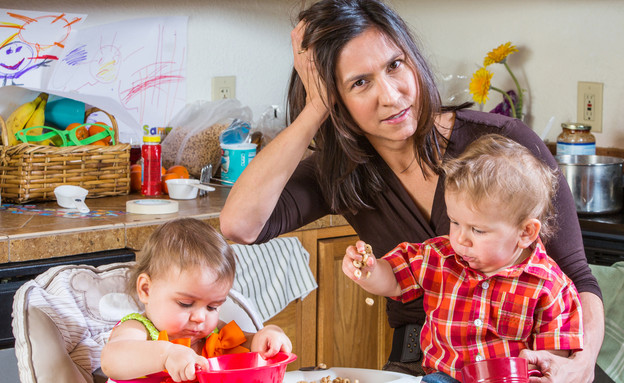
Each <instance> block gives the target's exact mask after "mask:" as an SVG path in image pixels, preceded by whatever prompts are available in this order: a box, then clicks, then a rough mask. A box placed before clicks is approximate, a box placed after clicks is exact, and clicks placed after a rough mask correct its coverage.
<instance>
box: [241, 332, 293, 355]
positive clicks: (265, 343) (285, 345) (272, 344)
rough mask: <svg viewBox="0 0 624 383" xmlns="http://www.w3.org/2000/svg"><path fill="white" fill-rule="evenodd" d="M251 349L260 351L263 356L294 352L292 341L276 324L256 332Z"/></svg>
mask: <svg viewBox="0 0 624 383" xmlns="http://www.w3.org/2000/svg"><path fill="white" fill-rule="evenodd" d="M251 351H253V352H259V353H260V356H261V357H263V358H265V359H266V358H270V357H273V356H275V355H276V354H277V353H278V352H280V351H282V352H292V343H291V342H290V339H289V338H288V336H286V334H285V333H284V331H283V330H282V329H281V328H279V327H277V326H275V325H267V326H265V327H264V328H262V329H261V330H260V331H258V332H257V333H255V334H254V336H253V339H252V340H251Z"/></svg>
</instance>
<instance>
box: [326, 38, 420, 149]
mask: <svg viewBox="0 0 624 383" xmlns="http://www.w3.org/2000/svg"><path fill="white" fill-rule="evenodd" d="M336 75H337V76H336V77H337V78H336V81H337V86H338V90H339V92H340V96H341V98H342V100H343V102H344V103H345V105H346V107H347V109H348V110H349V112H350V113H351V116H352V117H353V119H354V120H355V122H356V123H357V124H358V125H359V127H360V128H361V129H362V131H363V132H364V134H365V135H366V136H367V137H368V139H369V141H370V142H371V144H373V145H374V146H376V145H379V144H382V145H383V144H385V145H388V144H391V143H392V142H396V141H404V140H405V139H407V138H409V137H411V136H412V135H413V134H414V132H415V131H416V126H417V121H416V116H417V115H418V114H417V110H416V107H417V106H416V99H417V97H418V87H417V79H416V76H415V73H414V70H413V69H412V67H411V66H410V65H408V63H407V57H406V56H405V54H404V53H403V51H402V50H401V49H400V48H399V47H398V46H396V44H394V43H393V42H392V41H391V40H390V39H389V38H388V37H386V36H385V35H384V34H383V33H382V32H380V31H379V30H378V29H376V28H370V29H368V30H366V31H365V32H364V33H362V34H361V35H359V36H358V37H356V38H354V39H353V40H351V41H350V42H349V43H347V44H346V45H345V47H344V48H343V50H342V52H341V53H340V55H339V56H338V63H337V67H336Z"/></svg>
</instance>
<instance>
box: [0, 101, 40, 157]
mask: <svg viewBox="0 0 624 383" xmlns="http://www.w3.org/2000/svg"><path fill="white" fill-rule="evenodd" d="M42 94H43V93H42ZM42 94H40V95H39V96H38V97H37V98H35V99H34V100H32V101H31V102H27V103H25V104H23V105H21V106H20V107H18V108H17V109H15V111H13V113H11V115H10V116H9V118H8V119H7V121H6V127H7V133H8V136H9V140H8V141H9V142H8V143H7V144H8V145H15V144H17V138H15V133H17V132H19V131H20V130H22V129H23V128H24V127H25V126H26V123H27V122H28V120H29V119H30V117H31V116H32V115H33V113H35V109H37V105H39V103H40V102H41V95H42Z"/></svg>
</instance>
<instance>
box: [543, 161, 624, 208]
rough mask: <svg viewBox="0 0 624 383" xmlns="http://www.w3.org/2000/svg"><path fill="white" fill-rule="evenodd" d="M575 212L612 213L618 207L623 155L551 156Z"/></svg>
mask: <svg viewBox="0 0 624 383" xmlns="http://www.w3.org/2000/svg"><path fill="white" fill-rule="evenodd" d="M555 159H556V160H557V163H558V164H559V168H560V169H561V172H562V173H563V175H564V177H565V178H566V181H568V185H570V189H571V190H572V195H573V196H574V201H575V203H576V211H577V212H578V213H591V214H603V213H614V212H617V211H620V210H621V209H622V198H623V195H624V174H623V171H622V169H623V166H624V159H622V158H618V157H609V156H595V155H560V156H555Z"/></svg>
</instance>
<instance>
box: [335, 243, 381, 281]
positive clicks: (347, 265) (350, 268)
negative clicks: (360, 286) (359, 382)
mask: <svg viewBox="0 0 624 383" xmlns="http://www.w3.org/2000/svg"><path fill="white" fill-rule="evenodd" d="M367 247H368V248H369V250H370V246H368V245H366V243H365V242H364V241H357V242H356V243H355V246H349V247H347V250H346V252H345V256H344V258H343V259H342V271H343V272H344V273H345V275H346V276H347V277H349V278H351V279H352V280H354V281H355V282H358V281H359V280H360V279H367V278H368V276H369V275H370V274H369V273H372V272H373V270H374V269H375V265H376V263H377V262H376V260H375V256H374V254H373V253H372V251H370V253H367Z"/></svg>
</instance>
